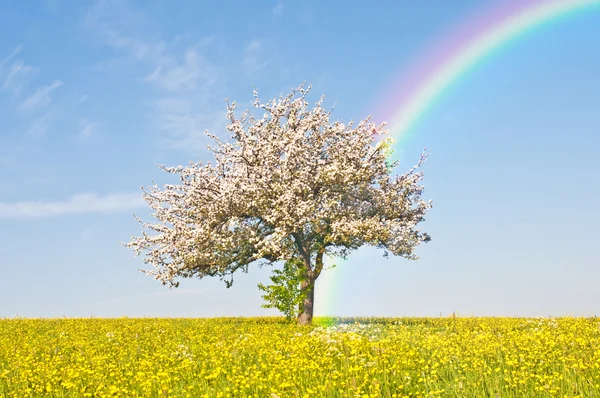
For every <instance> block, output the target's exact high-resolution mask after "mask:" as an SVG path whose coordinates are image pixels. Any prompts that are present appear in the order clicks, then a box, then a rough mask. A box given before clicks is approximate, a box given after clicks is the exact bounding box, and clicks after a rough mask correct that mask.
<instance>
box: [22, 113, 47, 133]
mask: <svg viewBox="0 0 600 398" xmlns="http://www.w3.org/2000/svg"><path fill="white" fill-rule="evenodd" d="M53 119H54V111H52V110H49V111H48V112H46V113H44V114H43V115H41V116H39V117H36V118H33V119H32V121H31V123H30V125H29V128H28V129H27V132H26V134H25V137H27V138H40V137H43V136H45V135H46V132H47V131H48V130H49V129H50V127H51V126H52V122H53Z"/></svg>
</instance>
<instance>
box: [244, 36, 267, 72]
mask: <svg viewBox="0 0 600 398" xmlns="http://www.w3.org/2000/svg"><path fill="white" fill-rule="evenodd" d="M262 47H263V45H262V42H261V41H260V40H252V41H251V42H250V43H248V44H247V45H246V48H245V49H244V59H243V60H242V66H243V68H244V72H245V73H246V74H253V73H256V72H258V71H260V70H262V69H264V68H265V67H266V66H267V65H268V64H269V62H270V61H269V60H263V54H262Z"/></svg>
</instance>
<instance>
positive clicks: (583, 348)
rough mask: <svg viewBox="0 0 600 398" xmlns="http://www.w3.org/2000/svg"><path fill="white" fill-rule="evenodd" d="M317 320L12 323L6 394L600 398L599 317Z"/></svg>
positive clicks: (0, 327)
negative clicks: (297, 322) (300, 323)
mask: <svg viewBox="0 0 600 398" xmlns="http://www.w3.org/2000/svg"><path fill="white" fill-rule="evenodd" d="M357 321H359V322H357ZM315 323H316V324H315V325H312V326H297V325H292V324H286V323H285V322H283V321H282V319H281V318H220V319H149V318H139V319H136V318H120V319H94V318H92V319H46V320H40V319H3V320H0V396H1V397H19V398H21V397H30V396H33V397H37V396H44V397H267V398H275V397H280V398H284V397H438V396H440V397H554V396H557V397H558V396H560V397H595V396H600V320H599V319H596V318H535V319H522V318H461V317H458V318H453V317H450V318H420V319H417V318H402V319H388V318H386V319H371V318H370V319H336V320H335V322H334V320H333V319H324V318H320V319H319V318H317V319H316V322H315Z"/></svg>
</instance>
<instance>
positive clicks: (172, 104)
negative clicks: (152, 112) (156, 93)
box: [154, 97, 225, 152]
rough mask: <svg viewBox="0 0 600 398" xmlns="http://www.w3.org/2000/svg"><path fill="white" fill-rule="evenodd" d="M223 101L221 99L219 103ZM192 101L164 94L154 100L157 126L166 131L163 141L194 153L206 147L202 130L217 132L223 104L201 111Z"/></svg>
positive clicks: (222, 115)
mask: <svg viewBox="0 0 600 398" xmlns="http://www.w3.org/2000/svg"><path fill="white" fill-rule="evenodd" d="M224 104H225V102H223V105H224ZM197 105H198V104H197V103H195V102H194V101H193V100H191V99H188V98H181V97H166V98H162V99H160V100H157V101H156V102H154V106H155V109H156V111H157V112H156V113H157V115H158V117H157V126H158V128H160V129H161V130H163V131H168V132H169V135H168V136H167V137H165V139H164V142H165V143H166V144H167V145H169V146H171V147H173V148H177V149H182V150H188V151H192V152H197V151H200V150H203V149H205V148H206V142H205V139H206V136H205V135H204V131H206V130H208V131H211V132H213V133H214V132H216V131H219V128H221V127H222V126H223V125H224V123H225V111H224V109H225V107H224V106H223V110H221V111H220V112H219V111H216V110H215V111H204V112H203V111H201V110H200V109H201V108H199V107H198V106H197Z"/></svg>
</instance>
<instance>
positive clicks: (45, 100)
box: [19, 80, 62, 110]
mask: <svg viewBox="0 0 600 398" xmlns="http://www.w3.org/2000/svg"><path fill="white" fill-rule="evenodd" d="M60 86H62V82H61V81H60V80H55V81H53V82H52V83H50V84H49V85H47V86H41V87H38V88H37V90H35V93H33V94H32V95H30V96H29V97H28V98H27V99H25V101H23V102H22V103H21V105H19V108H21V109H24V110H32V109H35V108H38V107H42V106H45V105H48V104H49V103H50V102H51V98H50V93H51V92H52V91H54V90H56V89H57V88H59V87H60Z"/></svg>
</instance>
